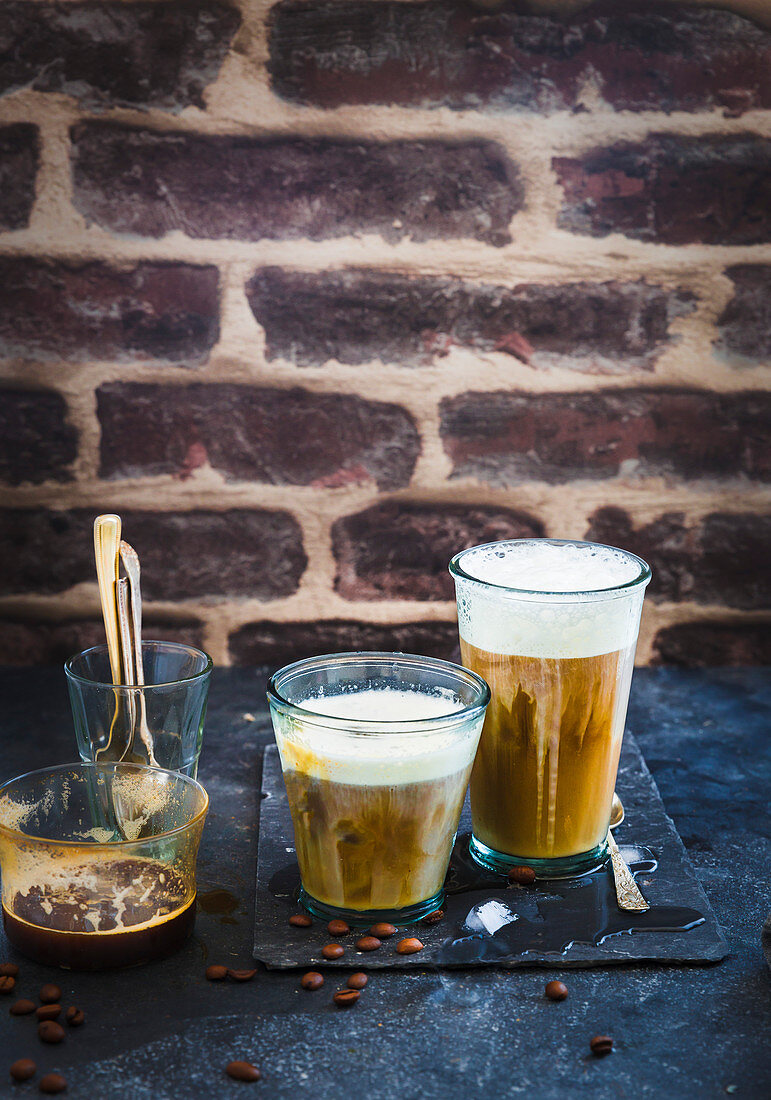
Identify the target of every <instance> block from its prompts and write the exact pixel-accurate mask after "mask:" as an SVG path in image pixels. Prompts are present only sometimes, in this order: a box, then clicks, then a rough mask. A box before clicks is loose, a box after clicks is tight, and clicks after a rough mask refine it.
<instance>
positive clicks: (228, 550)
mask: <svg viewBox="0 0 771 1100" xmlns="http://www.w3.org/2000/svg"><path fill="white" fill-rule="evenodd" d="M120 514H121V516H122V518H123V533H124V536H125V538H126V539H127V540H128V541H129V542H130V543H131V544H132V546H134V547H135V549H136V550H137V553H138V554H139V557H140V559H141V561H142V592H143V595H144V596H145V598H147V599H151V600H184V599H188V598H190V599H192V598H195V597H200V596H251V597H256V598H258V599H262V600H270V599H276V598H279V597H281V596H289V595H291V594H292V593H293V592H295V591H296V589H297V586H298V584H299V580H300V577H301V575H302V573H303V571H304V569H305V566H306V564H307V559H306V556H305V552H304V550H303V544H302V532H301V530H300V526H299V524H298V523H297V521H296V520H295V519H294V517H293V516H290V515H289V513H288V512H280V511H262V510H256V509H255V510H251V509H250V510H246V509H229V510H228V511H224V512H212V511H195V512H134V511H124V510H122V509H121V513H120ZM95 515H96V511H95V510H91V509H86V508H76V509H72V510H71V511H61V512H55V511H46V510H41V511H23V510H21V509H16V510H10V509H7V510H6V511H5V512H3V513H0V595H8V594H10V593H24V592H40V593H48V592H61V591H64V590H65V589H67V588H70V587H71V586H72V585H75V584H80V583H82V582H84V581H94V582H95V581H96V571H95V567H94V544H93V536H92V524H93V521H94V517H95Z"/></svg>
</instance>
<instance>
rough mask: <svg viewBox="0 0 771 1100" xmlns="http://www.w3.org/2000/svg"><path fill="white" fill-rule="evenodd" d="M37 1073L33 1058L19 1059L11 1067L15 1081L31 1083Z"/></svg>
mask: <svg viewBox="0 0 771 1100" xmlns="http://www.w3.org/2000/svg"><path fill="white" fill-rule="evenodd" d="M36 1073H37V1066H36V1065H35V1063H34V1062H33V1061H32V1059H31V1058H19V1059H18V1061H16V1062H14V1063H13V1065H12V1066H11V1077H13V1079H14V1081H29V1079H30V1077H34V1076H35V1074H36Z"/></svg>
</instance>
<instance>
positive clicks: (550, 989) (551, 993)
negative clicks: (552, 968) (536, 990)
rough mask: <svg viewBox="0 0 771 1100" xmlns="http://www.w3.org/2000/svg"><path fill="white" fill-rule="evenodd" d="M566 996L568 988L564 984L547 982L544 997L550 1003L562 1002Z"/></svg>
mask: <svg viewBox="0 0 771 1100" xmlns="http://www.w3.org/2000/svg"><path fill="white" fill-rule="evenodd" d="M567 995H568V987H567V986H566V985H565V983H564V982H547V983H546V996H547V997H548V998H549V1000H550V1001H564V1000H565V998H566V997H567Z"/></svg>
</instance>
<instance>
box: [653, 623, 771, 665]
mask: <svg viewBox="0 0 771 1100" xmlns="http://www.w3.org/2000/svg"><path fill="white" fill-rule="evenodd" d="M653 650H654V657H653V661H652V664H654V665H677V666H679V667H680V668H712V667H715V666H723V667H725V666H727V665H771V621H769V622H766V623H759V622H742V621H741V620H736V621H731V622H717V621H715V622H711V621H707V622H696V623H677V624H676V625H675V626H667V627H665V628H664V629H663V630H660V631H659V632H658V634H657V635H656V637H655V638H654V640H653Z"/></svg>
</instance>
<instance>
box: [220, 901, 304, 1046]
mask: <svg viewBox="0 0 771 1100" xmlns="http://www.w3.org/2000/svg"><path fill="white" fill-rule="evenodd" d="M289 923H290V924H291V925H292V926H293V927H294V928H310V926H311V925H312V924H313V921H312V920H311V918H310V917H309V916H308V914H307V913H293V914H292V916H291V917H290V918H289ZM236 1064H238V1065H241V1063H240V1062H238V1063H235V1062H234V1063H233V1065H236ZM244 1065H246V1062H244Z"/></svg>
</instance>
